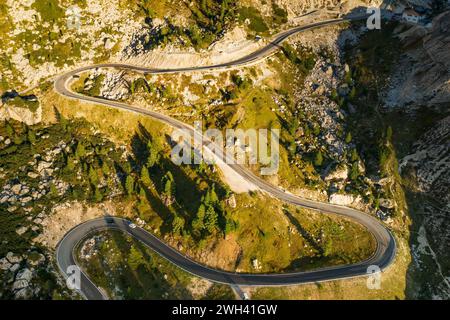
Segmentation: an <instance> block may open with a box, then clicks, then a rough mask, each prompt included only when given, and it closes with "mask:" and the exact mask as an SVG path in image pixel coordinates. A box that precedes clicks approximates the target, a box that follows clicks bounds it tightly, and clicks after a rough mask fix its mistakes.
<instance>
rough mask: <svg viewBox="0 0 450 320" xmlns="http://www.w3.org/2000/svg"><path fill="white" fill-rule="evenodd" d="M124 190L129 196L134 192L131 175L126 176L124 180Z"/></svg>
mask: <svg viewBox="0 0 450 320" xmlns="http://www.w3.org/2000/svg"><path fill="white" fill-rule="evenodd" d="M125 190H126V191H127V194H128V195H129V196H130V195H131V194H133V192H134V179H133V177H132V176H127V179H126V180H125Z"/></svg>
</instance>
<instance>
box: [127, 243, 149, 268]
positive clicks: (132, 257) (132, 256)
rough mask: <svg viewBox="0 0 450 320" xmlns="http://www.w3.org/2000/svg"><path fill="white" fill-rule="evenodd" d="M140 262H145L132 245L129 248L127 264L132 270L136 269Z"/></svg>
mask: <svg viewBox="0 0 450 320" xmlns="http://www.w3.org/2000/svg"><path fill="white" fill-rule="evenodd" d="M142 264H145V260H144V256H143V255H142V253H141V252H140V251H139V250H138V249H136V247H135V246H134V245H133V246H132V247H131V249H130V253H129V256H128V265H129V266H130V267H131V269H132V270H134V271H136V270H137V269H138V268H139V266H140V265H142Z"/></svg>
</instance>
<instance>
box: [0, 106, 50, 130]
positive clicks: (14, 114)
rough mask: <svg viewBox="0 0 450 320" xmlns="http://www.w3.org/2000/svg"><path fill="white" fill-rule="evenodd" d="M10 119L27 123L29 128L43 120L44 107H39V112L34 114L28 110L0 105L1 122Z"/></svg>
mask: <svg viewBox="0 0 450 320" xmlns="http://www.w3.org/2000/svg"><path fill="white" fill-rule="evenodd" d="M10 119H14V120H16V121H20V122H23V123H26V124H27V125H29V126H30V125H34V124H37V123H39V122H41V120H42V107H41V106H39V107H38V108H37V110H36V111H35V112H33V111H32V110H30V109H27V108H22V107H13V106H9V105H7V104H0V120H10Z"/></svg>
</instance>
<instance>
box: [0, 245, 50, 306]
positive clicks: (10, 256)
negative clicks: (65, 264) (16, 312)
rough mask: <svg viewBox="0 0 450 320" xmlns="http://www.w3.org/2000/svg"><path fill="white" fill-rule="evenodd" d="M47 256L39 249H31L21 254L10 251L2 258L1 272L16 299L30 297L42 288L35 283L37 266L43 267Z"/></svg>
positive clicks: (5, 283)
mask: <svg viewBox="0 0 450 320" xmlns="http://www.w3.org/2000/svg"><path fill="white" fill-rule="evenodd" d="M46 260H47V258H46V257H45V256H44V255H43V254H42V253H39V252H37V251H32V250H30V251H29V252H27V253H26V254H23V255H19V254H14V253H13V252H8V253H7V254H6V256H5V257H3V258H1V259H0V274H1V275H2V278H3V279H4V282H3V284H4V285H6V287H7V289H9V290H10V291H11V292H12V293H13V295H14V298H15V299H30V298H31V297H32V296H33V295H36V294H37V293H38V292H39V290H40V288H39V286H35V285H34V284H33V279H34V278H35V276H36V270H37V268H40V267H43V266H44V263H45V262H46Z"/></svg>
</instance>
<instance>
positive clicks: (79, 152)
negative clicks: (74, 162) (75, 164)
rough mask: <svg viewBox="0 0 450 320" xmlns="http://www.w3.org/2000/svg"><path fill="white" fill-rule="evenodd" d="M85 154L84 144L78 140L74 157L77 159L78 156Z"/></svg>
mask: <svg viewBox="0 0 450 320" xmlns="http://www.w3.org/2000/svg"><path fill="white" fill-rule="evenodd" d="M85 154H86V149H85V148H84V145H83V144H82V143H81V142H78V144H77V149H76V151H75V155H76V157H77V158H78V159H79V158H82V157H84V155H85Z"/></svg>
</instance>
